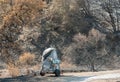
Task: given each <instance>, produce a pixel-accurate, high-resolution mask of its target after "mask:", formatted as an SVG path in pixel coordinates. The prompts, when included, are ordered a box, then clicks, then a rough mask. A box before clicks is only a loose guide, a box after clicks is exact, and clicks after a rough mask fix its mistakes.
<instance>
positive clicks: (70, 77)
mask: <svg viewBox="0 0 120 82" xmlns="http://www.w3.org/2000/svg"><path fill="white" fill-rule="evenodd" d="M110 79H111V80H110ZM93 80H94V81H93ZM96 80H97V81H96ZM0 82H120V70H116V71H103V72H85V73H64V74H62V75H61V76H60V77H55V75H49V74H47V75H46V76H44V77H42V76H40V75H37V76H33V75H27V76H19V77H14V78H0Z"/></svg>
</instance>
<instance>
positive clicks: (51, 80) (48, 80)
mask: <svg viewBox="0 0 120 82" xmlns="http://www.w3.org/2000/svg"><path fill="white" fill-rule="evenodd" d="M87 78H89V76H86V77H80V76H79V77H78V76H72V75H71V76H65V75H61V76H60V77H55V76H54V75H49V76H44V77H41V76H19V77H15V78H4V79H0V82H82V81H84V80H85V79H87Z"/></svg>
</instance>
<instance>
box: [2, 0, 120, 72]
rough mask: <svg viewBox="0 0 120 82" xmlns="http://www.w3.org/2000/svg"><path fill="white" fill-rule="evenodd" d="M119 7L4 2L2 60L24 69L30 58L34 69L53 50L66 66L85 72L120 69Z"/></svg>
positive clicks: (84, 1)
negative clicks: (24, 61) (48, 49)
mask: <svg viewBox="0 0 120 82" xmlns="http://www.w3.org/2000/svg"><path fill="white" fill-rule="evenodd" d="M119 8H120V2H119V0H105V1H103V0H74V1H73V0H44V1H43V0H1V1H0V59H1V60H2V62H4V63H5V64H6V68H7V67H18V68H21V67H22V66H24V65H23V64H20V61H19V59H20V57H21V56H23V55H24V54H29V55H32V56H30V57H32V58H31V60H32V61H31V60H30V63H28V64H29V66H33V65H37V64H39V63H40V62H41V55H42V52H43V50H45V49H46V48H48V47H50V46H53V47H55V48H56V49H57V52H58V55H59V57H60V59H61V60H62V62H63V63H69V62H70V64H71V65H75V66H80V67H81V70H87V71H99V70H106V69H119V65H120V62H119V61H120V10H119ZM25 60H27V59H25ZM28 60H29V58H28ZM25 65H26V64H25ZM20 66H21V67H20ZM63 67H65V66H63Z"/></svg>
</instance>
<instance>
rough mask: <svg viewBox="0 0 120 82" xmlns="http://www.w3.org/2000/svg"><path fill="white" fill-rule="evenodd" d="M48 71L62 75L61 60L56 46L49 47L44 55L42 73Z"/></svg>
mask: <svg viewBox="0 0 120 82" xmlns="http://www.w3.org/2000/svg"><path fill="white" fill-rule="evenodd" d="M46 73H54V74H55V76H60V60H59V58H58V55H57V52H56V49H55V48H47V49H46V50H44V51H43V55H42V68H41V71H40V75H41V76H44V75H45V74H46Z"/></svg>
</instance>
